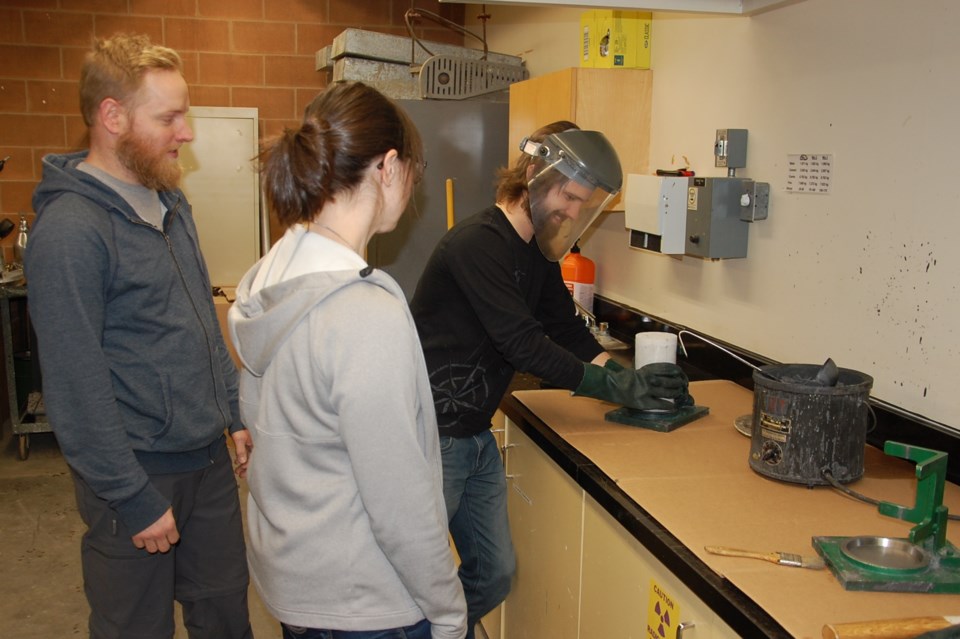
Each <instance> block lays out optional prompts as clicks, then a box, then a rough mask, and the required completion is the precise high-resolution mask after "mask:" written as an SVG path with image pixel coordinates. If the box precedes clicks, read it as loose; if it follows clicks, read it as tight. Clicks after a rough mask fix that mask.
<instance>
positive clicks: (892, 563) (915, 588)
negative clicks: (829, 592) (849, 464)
mask: <svg viewBox="0 0 960 639" xmlns="http://www.w3.org/2000/svg"><path fill="white" fill-rule="evenodd" d="M883 452H884V453H886V454H887V455H891V456H895V457H900V458H902V459H909V460H911V461H914V462H916V477H917V499H916V504H915V505H914V506H913V507H912V508H908V507H906V506H900V505H898V504H893V503H890V502H880V505H879V506H878V509H879V511H880V514H882V515H887V516H888V517H895V518H897V519H902V520H904V521H909V522H912V523H915V524H917V525H916V526H914V527H913V528H911V529H910V535H909V537H908V538H903V539H901V538H890V537H814V538H813V547H814V548H815V549H816V551H817V553H819V554H820V556H821V557H823V560H824V562H825V563H826V564H827V566H829V568H830V570H831V571H832V572H833V574H834V575H835V576H836V578H837V579H838V580H839V581H840V583H841V585H842V586H843V587H844V588H845V589H847V590H872V591H883V592H925V593H950V594H957V593H960V552H958V550H957V547H956V546H954V545H953V544H952V543H950V542H949V541H948V540H947V507H946V506H944V505H943V489H944V484H945V482H946V474H947V454H946V453H943V452H940V451H936V450H929V449H927V448H920V447H916V446H908V445H906V444H901V443H899V442H890V441H888V442H886V444H884V447H883Z"/></svg>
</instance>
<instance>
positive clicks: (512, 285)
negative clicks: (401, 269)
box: [411, 206, 603, 437]
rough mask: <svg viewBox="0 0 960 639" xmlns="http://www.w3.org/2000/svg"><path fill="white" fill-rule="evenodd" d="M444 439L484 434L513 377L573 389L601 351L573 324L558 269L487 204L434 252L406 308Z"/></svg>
mask: <svg viewBox="0 0 960 639" xmlns="http://www.w3.org/2000/svg"><path fill="white" fill-rule="evenodd" d="M411 310H412V311H413V316H414V319H415V320H416V323H417V330H418V332H419V334H420V341H421V343H422V344H423V350H424V354H425V356H426V361H427V368H428V369H429V372H430V386H431V388H432V390H433V398H434V403H435V405H436V409H437V421H438V422H439V425H440V433H441V434H442V435H452V436H454V437H467V436H470V435H474V434H477V433H480V432H482V431H483V430H485V429H487V428H489V427H490V420H491V418H492V417H493V414H494V412H495V411H496V409H497V406H498V405H499V403H500V400H501V399H502V398H503V394H504V392H506V390H507V387H508V385H509V384H510V379H511V378H512V377H513V374H514V372H515V371H521V372H528V373H532V374H534V375H536V376H538V377H540V378H542V379H544V380H546V381H547V382H549V383H551V384H553V385H555V386H558V387H560V388H567V389H570V390H573V389H575V388H576V387H577V386H578V385H579V384H580V382H581V380H582V379H583V370H584V368H583V362H585V361H587V362H588V361H590V360H592V359H593V358H594V357H596V356H597V355H599V354H600V353H601V352H602V351H603V349H602V348H601V347H600V345H599V344H597V341H596V340H595V339H593V336H592V335H591V334H590V331H589V330H588V329H587V328H586V326H585V324H584V322H583V320H582V319H580V318H578V317H577V316H576V314H575V313H576V311H575V307H574V305H573V300H572V298H571V296H570V293H569V292H568V291H567V288H566V286H565V285H564V283H563V278H562V276H561V274H560V265H559V264H558V263H556V262H550V261H549V260H547V259H546V258H545V257H543V254H542V253H541V252H540V249H539V248H538V247H537V244H536V242H535V241H530V242H524V241H523V240H522V239H521V237H520V236H519V235H518V234H517V232H516V230H515V229H514V228H513V226H512V225H511V224H510V221H509V220H508V219H507V218H506V216H505V215H504V214H503V212H502V211H500V209H498V208H497V207H495V206H491V207H490V208H488V209H485V210H483V211H481V212H480V213H478V214H476V215H474V216H473V217H470V218H468V219H466V220H464V221H462V222H461V223H459V224H457V225H456V226H455V227H454V228H453V229H451V230H450V231H449V232H448V233H447V234H446V235H445V236H444V237H443V239H441V240H440V243H439V244H437V247H436V249H435V250H434V252H433V255H431V256H430V260H429V261H428V262H427V265H426V267H425V268H424V272H423V275H422V276H421V277H420V282H419V283H418V285H417V290H416V292H415V293H414V296H413V301H412V302H411Z"/></svg>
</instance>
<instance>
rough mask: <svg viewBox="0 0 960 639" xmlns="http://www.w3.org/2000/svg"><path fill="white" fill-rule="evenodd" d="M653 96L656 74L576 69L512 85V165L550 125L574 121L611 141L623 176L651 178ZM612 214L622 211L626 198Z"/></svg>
mask: <svg viewBox="0 0 960 639" xmlns="http://www.w3.org/2000/svg"><path fill="white" fill-rule="evenodd" d="M652 91H653V72H652V71H650V70H648V69H590V68H576V67H575V68H570V69H563V70H560V71H555V72H553V73H548V74H546V75H542V76H538V77H536V78H531V79H530V80H524V81H523V82H517V83H514V84H512V85H510V134H509V146H508V153H509V155H508V159H509V164H510V165H511V166H512V165H513V163H514V162H515V161H516V159H517V157H519V155H520V149H519V145H520V141H521V140H522V139H523V138H524V137H526V136H528V135H530V134H531V133H533V132H534V131H536V130H537V129H539V128H540V127H542V126H544V125H545V124H550V123H551V122H556V121H557V120H570V121H572V122H574V123H576V124H577V126H579V127H580V128H581V129H592V130H596V131H601V132H602V133H603V134H604V135H606V136H607V138H608V139H609V140H610V142H611V143H612V144H613V146H614V148H615V149H616V150H617V155H618V156H619V157H620V165H621V167H622V168H623V174H624V176H626V175H627V174H629V173H647V172H648V167H649V162H650V104H651V97H652ZM624 183H626V177H624ZM610 208H611V209H612V210H623V197H622V196H621V197H619V198H617V199H616V200H614V201H613V203H612V204H611V205H610Z"/></svg>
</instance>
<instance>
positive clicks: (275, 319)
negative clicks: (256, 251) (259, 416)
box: [228, 228, 405, 377]
mask: <svg viewBox="0 0 960 639" xmlns="http://www.w3.org/2000/svg"><path fill="white" fill-rule="evenodd" d="M304 233H306V232H305V231H303V230H302V229H301V228H296V229H291V230H290V231H288V232H287V235H285V236H284V237H283V238H282V239H281V241H280V242H278V243H277V244H276V245H275V246H274V247H273V248H272V249H271V250H270V253H268V254H267V255H266V256H264V257H263V259H261V260H260V261H259V262H257V264H255V265H254V266H253V267H252V268H251V269H250V270H249V271H248V272H247V273H246V275H244V276H243V279H242V280H241V281H240V285H239V286H238V287H237V292H236V300H235V301H234V303H233V306H231V308H230V312H229V315H228V316H229V327H230V337H231V339H232V340H233V344H234V347H235V348H236V350H237V355H238V357H239V358H240V360H241V362H242V363H243V366H244V368H246V369H247V370H248V371H249V372H251V373H252V374H253V375H255V376H257V377H260V376H262V375H263V373H264V371H266V369H267V367H268V366H269V365H270V362H271V361H273V358H274V356H275V355H276V353H277V351H278V349H279V348H280V347H281V346H282V345H283V344H284V342H285V341H286V340H287V338H288V337H289V335H290V333H291V332H292V331H293V329H294V328H296V327H297V326H298V325H299V324H300V322H302V321H303V319H304V318H305V317H306V316H307V315H308V314H309V313H310V311H311V310H313V308H314V307H316V306H317V305H320V304H323V303H324V301H325V300H326V299H327V298H328V297H330V296H331V295H333V294H334V293H336V292H337V291H339V290H341V289H343V288H345V287H347V286H379V287H381V288H383V289H385V290H387V291H388V292H390V293H391V294H392V295H394V296H395V297H399V298H400V299H404V300H405V298H404V296H403V291H402V290H401V289H400V286H399V285H398V284H397V283H396V281H395V280H394V279H393V278H392V277H390V276H389V275H387V274H386V273H384V272H382V271H378V270H376V269H374V268H373V267H371V266H358V267H356V268H353V267H350V266H347V267H345V268H340V269H338V270H321V271H311V272H306V273H304V274H302V275H297V276H296V277H292V278H289V279H282V280H280V281H275V282H274V281H271V280H272V279H275V278H273V277H272V276H271V275H270V273H269V272H273V271H278V270H284V269H286V268H288V267H289V265H290V264H291V262H292V261H293V255H292V254H293V252H294V251H295V250H296V247H298V246H299V241H300V240H302V239H303V237H304ZM336 246H339V245H336ZM291 247H294V248H291ZM331 248H334V247H333V246H332V247H331ZM344 250H345V249H344ZM354 258H356V256H355V255H354ZM356 263H357V264H363V261H362V260H359V259H357V260H356ZM348 264H349V262H348Z"/></svg>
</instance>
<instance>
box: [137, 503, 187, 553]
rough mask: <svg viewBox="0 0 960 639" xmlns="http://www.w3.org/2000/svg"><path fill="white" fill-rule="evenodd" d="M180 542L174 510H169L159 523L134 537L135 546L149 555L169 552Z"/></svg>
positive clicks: (156, 522) (151, 525) (153, 524)
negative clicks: (171, 547)
mask: <svg viewBox="0 0 960 639" xmlns="http://www.w3.org/2000/svg"><path fill="white" fill-rule="evenodd" d="M178 541H180V533H179V532H177V522H176V520H175V519H174V518H173V508H167V512H165V513H163V516H162V517H160V519H158V520H157V521H155V522H153V523H152V524H150V525H149V526H147V527H146V528H145V529H143V530H141V531H140V532H139V533H137V534H136V535H134V536H133V545H134V546H136V547H137V548H141V549H144V550H146V551H147V552H148V553H150V554H153V553H155V552H167V551H168V550H170V546H172V545H174V544H175V543H177V542H178Z"/></svg>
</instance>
